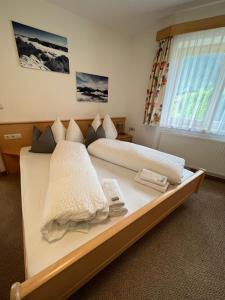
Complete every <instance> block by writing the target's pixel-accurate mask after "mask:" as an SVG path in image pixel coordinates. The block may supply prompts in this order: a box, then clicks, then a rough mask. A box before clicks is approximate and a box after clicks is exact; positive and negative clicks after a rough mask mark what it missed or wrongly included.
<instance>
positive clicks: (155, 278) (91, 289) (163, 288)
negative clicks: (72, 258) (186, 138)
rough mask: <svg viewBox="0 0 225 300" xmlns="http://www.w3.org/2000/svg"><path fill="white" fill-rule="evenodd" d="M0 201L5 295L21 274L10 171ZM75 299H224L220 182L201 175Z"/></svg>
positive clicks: (224, 201)
mask: <svg viewBox="0 0 225 300" xmlns="http://www.w3.org/2000/svg"><path fill="white" fill-rule="evenodd" d="M0 205H1V206H0V207H1V210H0V214H1V220H2V222H1V225H0V235H1V258H0V259H1V261H0V282H1V286H0V299H2V300H4V299H8V297H7V295H8V294H9V287H10V285H11V283H12V282H14V281H17V280H18V281H22V280H23V277H24V275H23V251H22V233H21V208H20V192H19V179H18V178H16V177H15V176H7V177H5V178H3V177H0ZM13 229H14V230H13ZM78 299H85V300H89V299H90V300H95V299H96V300H101V299H102V300H103V299H104V300H126V299H132V300H138V299H143V300H144V299H146V300H147V299H148V300H151V299H163V300H167V299H171V300H175V299H179V300H180V299H193V300H195V299H204V300H207V299H209V300H214V299H221V300H222V299H225V184H224V183H220V182H216V181H212V180H205V182H204V184H203V186H202V188H201V190H200V192H199V193H198V194H196V195H193V196H191V197H190V198H189V199H188V200H187V201H186V202H185V204H184V205H182V206H181V207H179V208H178V209H177V210H176V211H175V212H173V213H172V214H171V215H170V216H169V217H167V218H166V219H165V220H164V221H163V222H162V223H160V224H159V225H158V226H156V227H155V228H154V229H153V230H151V231H150V232H149V233H148V234H147V235H146V236H145V237H143V238H142V239H141V240H140V241H138V242H137V243H136V244H135V245H134V246H132V247H131V248H130V249H129V250H127V251H126V252H125V253H124V254H123V255H121V256H120V257H119V258H118V259H117V260H116V261H114V262H113V263H112V264H111V265H110V266H108V267H107V268H106V269H105V270H103V271H102V272H101V273H100V274H99V275H97V276H96V277H95V278H94V279H92V280H91V281H90V282H89V283H88V284H87V285H86V286H84V287H83V288H82V289H80V290H79V291H78V292H77V293H76V294H74V295H73V296H72V297H71V298H70V300H78ZM40 300H41V299H40ZM49 300H54V299H49Z"/></svg>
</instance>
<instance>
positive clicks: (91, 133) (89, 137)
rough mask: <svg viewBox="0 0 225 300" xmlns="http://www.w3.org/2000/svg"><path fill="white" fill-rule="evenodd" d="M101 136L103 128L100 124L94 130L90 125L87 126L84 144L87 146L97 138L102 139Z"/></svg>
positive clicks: (103, 135)
mask: <svg viewBox="0 0 225 300" xmlns="http://www.w3.org/2000/svg"><path fill="white" fill-rule="evenodd" d="M102 138H105V130H104V128H103V126H102V125H100V126H99V127H98V129H97V130H96V131H95V130H94V128H93V126H92V125H89V126H88V130H87V133H86V141H85V145H86V146H87V147H88V145H90V144H91V143H93V142H94V141H96V140H97V139H102Z"/></svg>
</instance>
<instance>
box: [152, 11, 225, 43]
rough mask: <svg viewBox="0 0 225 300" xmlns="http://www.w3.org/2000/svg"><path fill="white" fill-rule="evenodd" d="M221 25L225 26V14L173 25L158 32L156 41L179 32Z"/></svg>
mask: <svg viewBox="0 0 225 300" xmlns="http://www.w3.org/2000/svg"><path fill="white" fill-rule="evenodd" d="M219 27H225V15H221V16H216V17H210V18H206V19H200V20H195V21H191V22H185V23H179V24H175V25H171V26H169V27H166V28H164V29H162V30H160V31H158V32H157V33H156V41H160V40H162V39H165V38H168V37H173V36H175V35H178V34H183V33H189V32H195V31H200V30H207V29H213V28H219Z"/></svg>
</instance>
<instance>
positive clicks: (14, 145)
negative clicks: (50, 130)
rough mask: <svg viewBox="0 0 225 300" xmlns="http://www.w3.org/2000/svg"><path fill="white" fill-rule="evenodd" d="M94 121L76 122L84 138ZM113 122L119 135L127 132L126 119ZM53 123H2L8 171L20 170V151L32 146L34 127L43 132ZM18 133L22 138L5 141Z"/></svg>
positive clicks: (1, 147) (0, 145)
mask: <svg viewBox="0 0 225 300" xmlns="http://www.w3.org/2000/svg"><path fill="white" fill-rule="evenodd" d="M92 121H93V119H81V120H76V122H77V124H78V126H79V127H80V129H81V131H82V133H83V135H84V137H85V135H86V131H87V128H88V125H89V124H91V122H92ZM112 121H113V123H114V124H115V126H116V128H117V131H118V133H123V132H124V131H125V122H126V118H125V117H119V118H112ZM53 122H54V121H37V122H35V121H33V122H18V123H0V152H1V153H2V154H3V159H4V161H5V164H6V165H7V169H11V171H12V172H14V171H16V169H15V170H14V167H15V168H18V166H16V163H15V161H16V160H17V161H18V154H19V152H20V149H21V148H22V147H25V146H30V145H31V141H32V130H33V126H34V125H35V126H37V127H38V128H39V129H41V130H43V129H44V128H45V127H46V126H48V125H52V124H53ZM62 122H63V124H64V126H65V127H67V126H68V123H69V120H63V121H62ZM16 133H20V134H21V138H18V139H5V135H6V134H16ZM9 156H10V157H9ZM13 156H15V157H13ZM16 156H17V157H16ZM17 165H18V163H17Z"/></svg>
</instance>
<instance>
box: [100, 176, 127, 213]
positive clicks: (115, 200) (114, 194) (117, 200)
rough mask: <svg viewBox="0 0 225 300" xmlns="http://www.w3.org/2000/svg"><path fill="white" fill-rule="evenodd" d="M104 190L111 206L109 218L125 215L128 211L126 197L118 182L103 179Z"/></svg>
mask: <svg viewBox="0 0 225 300" xmlns="http://www.w3.org/2000/svg"><path fill="white" fill-rule="evenodd" d="M102 189H103V192H104V194H105V197H106V199H107V201H108V204H109V216H111V217H116V216H122V215H125V214H126V213H127V212H128V210H127V208H126V207H125V201H124V196H123V193H122V191H121V189H120V187H119V184H118V182H117V180H116V179H111V178H105V179H103V180H102Z"/></svg>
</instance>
